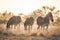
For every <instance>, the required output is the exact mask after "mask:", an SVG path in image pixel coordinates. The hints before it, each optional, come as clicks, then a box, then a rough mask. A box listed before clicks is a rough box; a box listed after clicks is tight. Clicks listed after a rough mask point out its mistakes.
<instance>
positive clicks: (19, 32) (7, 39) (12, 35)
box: [0, 24, 60, 40]
mask: <svg viewBox="0 0 60 40" xmlns="http://www.w3.org/2000/svg"><path fill="white" fill-rule="evenodd" d="M36 28H37V25H33V27H32V30H31V31H25V30H24V27H23V25H22V24H21V26H20V27H18V26H17V28H16V29H13V28H11V29H9V30H6V24H1V25H0V40H60V27H59V26H52V25H49V28H48V33H47V31H46V30H45V31H43V30H41V29H39V30H37V29H36Z"/></svg>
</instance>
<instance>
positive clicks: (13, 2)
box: [0, 0, 60, 15]
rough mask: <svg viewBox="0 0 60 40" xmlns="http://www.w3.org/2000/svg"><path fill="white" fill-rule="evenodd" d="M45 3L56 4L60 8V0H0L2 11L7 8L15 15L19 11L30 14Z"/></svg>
mask: <svg viewBox="0 0 60 40" xmlns="http://www.w3.org/2000/svg"><path fill="white" fill-rule="evenodd" d="M44 5H48V6H55V7H57V9H60V0H0V12H4V11H6V10H7V11H11V12H13V13H14V14H15V15H17V14H18V13H23V14H25V15H28V14H29V13H30V12H32V11H33V10H36V9H38V8H40V7H41V6H44Z"/></svg>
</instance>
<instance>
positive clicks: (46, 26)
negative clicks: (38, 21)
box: [46, 26, 48, 36]
mask: <svg viewBox="0 0 60 40" xmlns="http://www.w3.org/2000/svg"><path fill="white" fill-rule="evenodd" d="M46 34H47V36H48V26H46Z"/></svg>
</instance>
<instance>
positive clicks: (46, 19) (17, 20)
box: [6, 12, 54, 30]
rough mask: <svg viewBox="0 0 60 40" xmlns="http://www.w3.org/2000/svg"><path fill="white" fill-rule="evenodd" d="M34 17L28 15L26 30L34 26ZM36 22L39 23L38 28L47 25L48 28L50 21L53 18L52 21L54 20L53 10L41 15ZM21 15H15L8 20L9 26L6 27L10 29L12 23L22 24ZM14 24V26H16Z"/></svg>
mask: <svg viewBox="0 0 60 40" xmlns="http://www.w3.org/2000/svg"><path fill="white" fill-rule="evenodd" d="M34 20H35V19H34V18H33V17H31V16H30V17H28V18H27V19H26V20H25V22H24V30H27V27H29V28H30V29H31V28H32V25H33V24H34ZM36 20H37V21H36V23H37V25H38V28H37V29H39V27H41V28H44V27H45V26H46V28H47V29H48V25H49V23H50V22H49V21H50V20H51V21H52V22H53V21H54V20H53V15H52V13H51V12H49V13H48V14H46V16H45V17H42V16H39V17H38V18H37V19H36ZM21 21H22V20H21V17H20V16H13V17H11V18H10V19H9V20H8V22H7V26H6V28H7V29H9V28H10V26H11V25H15V26H16V25H17V24H19V26H20V23H21ZM15 26H14V27H15Z"/></svg>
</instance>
